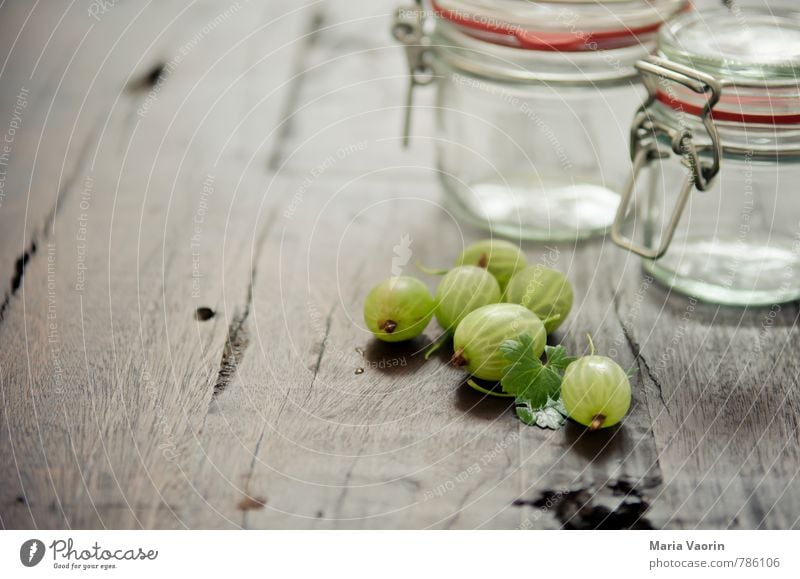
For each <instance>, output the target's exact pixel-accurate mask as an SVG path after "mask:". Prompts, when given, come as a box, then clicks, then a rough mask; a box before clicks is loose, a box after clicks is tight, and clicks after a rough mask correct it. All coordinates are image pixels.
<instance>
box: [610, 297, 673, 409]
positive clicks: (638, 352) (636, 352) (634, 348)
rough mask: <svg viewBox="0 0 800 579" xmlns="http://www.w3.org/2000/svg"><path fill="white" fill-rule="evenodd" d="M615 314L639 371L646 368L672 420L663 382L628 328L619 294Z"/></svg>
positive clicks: (615, 301)
mask: <svg viewBox="0 0 800 579" xmlns="http://www.w3.org/2000/svg"><path fill="white" fill-rule="evenodd" d="M613 301H614V314H615V315H616V318H617V321H618V322H619V325H620V328H622V335H623V336H624V337H625V342H626V343H627V344H628V348H629V349H630V351H631V354H633V357H634V358H635V359H636V363H637V366H638V367H639V371H640V372H641V371H642V369H643V368H644V371H645V373H646V374H647V377H648V378H650V380H651V381H652V382H653V384H655V387H656V390H657V392H658V399H659V400H660V401H661V404H662V405H663V406H664V410H665V411H666V412H667V416H669V417H670V418H672V414H671V412H670V409H669V405H668V404H667V400H666V399H665V398H664V390H663V388H662V386H661V381H660V380H659V379H658V377H657V376H656V375H655V373H654V372H653V371H652V370H651V368H650V364H649V363H648V362H647V359H646V358H645V356H644V354H642V348H641V346H640V345H639V343H638V342H637V341H636V339H635V338H634V337H633V332H631V330H630V329H629V328H628V326H627V325H626V324H625V322H624V321H623V320H622V315H621V314H620V311H619V296H618V295H617V293H616V292H615V293H614V300H613Z"/></svg>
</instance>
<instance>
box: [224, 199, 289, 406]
mask: <svg viewBox="0 0 800 579" xmlns="http://www.w3.org/2000/svg"><path fill="white" fill-rule="evenodd" d="M276 216H277V213H276V211H274V210H273V211H272V212H271V213H270V215H269V216H268V217H267V220H266V222H265V223H264V227H263V229H262V230H261V234H260V235H259V237H258V240H257V241H256V242H255V251H254V255H253V261H252V267H251V268H250V283H249V284H248V285H247V296H246V298H245V303H244V307H243V308H242V312H241V313H240V314H238V315H234V316H233V319H232V320H231V323H230V325H229V326H228V336H227V339H226V340H225V346H224V347H223V349H222V358H221V359H220V363H219V371H218V372H217V380H216V382H215V383H214V390H213V393H212V397H211V399H212V400H213V399H214V397H216V396H218V395H220V394H221V393H222V392H224V391H225V389H226V388H227V387H228V386H229V385H230V384H231V382H232V381H233V378H234V377H235V376H236V371H237V370H238V368H239V364H240V363H241V362H242V359H243V358H244V354H245V352H246V351H247V348H248V346H249V345H250V332H249V330H248V329H247V321H248V318H249V317H250V309H251V308H252V305H253V287H254V286H255V283H256V274H257V270H258V264H259V262H260V261H261V252H262V250H263V248H264V246H265V245H266V243H265V242H266V238H267V235H268V234H269V232H270V230H271V229H272V225H273V224H274V222H275V219H276Z"/></svg>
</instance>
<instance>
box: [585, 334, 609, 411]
mask: <svg viewBox="0 0 800 579" xmlns="http://www.w3.org/2000/svg"><path fill="white" fill-rule="evenodd" d="M586 339H587V340H589V355H590V356H594V342H592V335H591V334H586ZM603 418H605V416H603Z"/></svg>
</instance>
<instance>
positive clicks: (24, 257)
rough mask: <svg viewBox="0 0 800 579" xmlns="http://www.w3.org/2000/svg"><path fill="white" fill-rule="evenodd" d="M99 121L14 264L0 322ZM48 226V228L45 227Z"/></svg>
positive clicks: (83, 160)
mask: <svg viewBox="0 0 800 579" xmlns="http://www.w3.org/2000/svg"><path fill="white" fill-rule="evenodd" d="M99 128H100V126H99V120H98V122H95V125H94V126H93V127H92V129H91V130H90V131H89V133H88V134H87V136H86V139H84V141H83V143H82V144H81V147H80V149H79V150H78V159H77V161H76V162H75V168H74V170H73V171H72V172H71V173H70V174H69V175H68V176H67V178H66V179H65V180H64V184H63V185H62V186H61V188H60V189H59V190H58V194H57V195H56V200H55V203H54V204H53V206H52V207H51V208H50V211H48V212H47V215H46V216H45V219H44V225H43V226H42V228H41V229H38V230H37V229H36V228H33V231H32V232H31V237H30V243H28V245H27V246H26V247H25V249H24V250H23V251H22V253H21V254H20V256H19V257H18V258H17V259H16V261H15V262H14V271H13V272H12V275H11V283H10V284H9V290H8V291H7V292H6V294H5V296H4V297H3V301H2V303H0V322H2V321H3V318H4V317H5V315H6V311H7V310H8V308H9V307H11V300H12V299H13V297H14V295H16V293H17V291H18V290H19V288H20V287H22V280H23V278H24V277H25V270H26V269H27V268H28V266H29V265H30V262H31V259H32V258H33V256H34V255H36V249H37V244H36V242H37V239H38V238H40V237H41V238H42V240H44V239H47V238H48V236H49V233H50V231H52V230H53V229H55V221H56V217H57V216H58V213H59V208H60V205H59V200H63V199H66V198H67V195H68V194H69V192H70V191H71V190H72V187H73V185H74V184H75V182H76V180H77V178H78V174H79V173H80V170H81V168H82V167H83V166H84V164H85V163H86V159H87V158H88V153H89V150H90V149H91V144H92V143H93V142H95V139H94V138H93V137H95V136H99ZM48 224H50V228H48V227H47V225H48Z"/></svg>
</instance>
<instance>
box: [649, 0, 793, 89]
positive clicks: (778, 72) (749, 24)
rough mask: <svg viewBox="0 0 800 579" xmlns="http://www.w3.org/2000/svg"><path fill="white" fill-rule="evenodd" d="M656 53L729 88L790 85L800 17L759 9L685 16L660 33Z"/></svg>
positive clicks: (686, 14) (667, 24)
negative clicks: (736, 84) (716, 80)
mask: <svg viewBox="0 0 800 579" xmlns="http://www.w3.org/2000/svg"><path fill="white" fill-rule="evenodd" d="M787 39H788V40H791V42H792V46H791V49H793V50H794V52H793V53H792V52H791V51H790V47H789V46H788V45H787V42H786V41H787ZM658 50H659V52H660V53H661V54H662V55H663V56H664V57H665V58H667V59H669V60H671V61H673V62H678V63H680V64H684V65H687V66H691V67H692V68H695V69H697V70H700V71H702V72H705V73H707V74H711V75H713V76H714V77H716V78H719V79H720V80H724V81H726V82H728V83H738V84H740V85H742V86H744V85H751V86H752V85H758V86H765V87H768V86H778V85H786V84H787V81H789V82H788V84H791V81H794V82H797V80H798V79H800V12H798V11H794V10H779V9H769V10H767V9H760V8H739V9H737V10H735V11H732V10H729V9H727V8H715V9H710V10H707V11H703V12H696V11H695V12H687V13H684V14H681V15H679V16H676V17H675V18H674V19H672V20H671V21H669V22H668V23H666V24H665V25H664V26H663V27H661V30H660V31H659V34H658ZM787 56H788V58H787Z"/></svg>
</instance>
